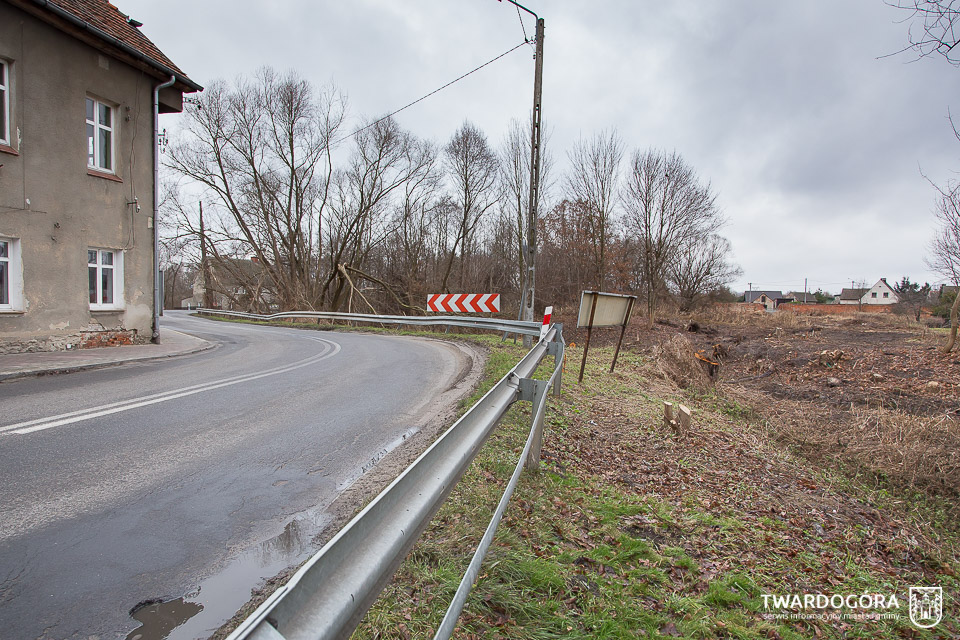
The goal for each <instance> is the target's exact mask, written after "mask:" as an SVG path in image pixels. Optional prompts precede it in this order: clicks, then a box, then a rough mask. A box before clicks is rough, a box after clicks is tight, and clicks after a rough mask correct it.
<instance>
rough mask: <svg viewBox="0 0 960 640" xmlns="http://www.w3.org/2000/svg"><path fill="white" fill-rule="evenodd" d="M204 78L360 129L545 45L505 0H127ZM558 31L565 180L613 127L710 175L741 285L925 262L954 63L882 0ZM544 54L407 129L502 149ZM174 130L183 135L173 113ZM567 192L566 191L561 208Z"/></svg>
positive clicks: (667, 7)
mask: <svg viewBox="0 0 960 640" xmlns="http://www.w3.org/2000/svg"><path fill="white" fill-rule="evenodd" d="M115 4H117V6H118V7H119V8H120V10H121V11H123V12H124V13H127V14H130V15H131V16H132V17H134V18H136V19H137V20H140V21H141V22H143V23H144V25H143V27H142V29H141V30H142V31H143V32H144V33H145V34H146V35H147V36H148V37H150V38H151V39H152V40H153V41H154V43H155V44H157V45H158V46H159V47H160V49H161V50H163V51H164V53H166V54H167V55H168V56H169V57H170V58H171V59H172V60H173V61H174V62H175V63H176V64H177V65H178V66H180V68H182V69H183V70H184V72H185V73H187V75H189V76H190V77H191V78H192V79H193V80H195V81H197V82H199V83H200V84H202V85H207V84H210V83H212V82H213V81H214V80H216V79H228V80H230V79H233V78H235V77H236V76H238V75H241V74H250V73H252V72H253V71H254V70H256V69H257V68H258V67H260V66H264V65H269V66H272V67H274V68H275V69H278V70H287V69H295V70H296V71H298V72H299V73H300V74H301V75H303V76H304V77H306V78H307V79H309V80H311V81H312V82H313V83H315V84H317V85H322V84H326V83H329V82H334V83H336V84H337V85H338V86H339V87H340V89H341V90H342V91H344V92H345V93H346V94H347V95H348V98H349V103H350V115H351V117H352V118H353V119H354V120H353V122H354V123H357V122H359V121H360V119H362V118H365V117H366V118H374V117H378V116H381V115H383V114H385V113H388V112H390V111H393V110H395V109H397V108H399V107H401V106H403V105H405V104H407V103H409V102H411V101H412V100H415V99H417V98H419V97H421V96H422V95H424V94H426V93H429V92H430V91H432V90H434V89H436V88H438V87H440V86H441V85H443V84H445V83H447V82H449V81H450V80H453V79H454V78H456V77H458V76H459V75H461V74H463V73H465V72H467V71H469V70H471V69H473V68H474V67H476V66H478V65H480V64H482V63H484V62H486V61H488V60H490V59H492V58H494V57H495V56H497V55H499V54H501V53H503V52H505V51H507V50H508V49H510V48H512V47H513V46H515V45H517V44H519V43H521V42H522V41H523V38H524V31H523V29H524V28H525V29H526V34H527V35H529V36H532V33H533V30H534V21H533V18H532V17H531V16H529V15H527V14H524V15H523V16H522V24H521V17H519V16H518V12H517V11H516V9H515V8H514V7H513V6H512V5H510V4H508V3H503V2H499V1H498V0H416V1H414V0H350V1H348V2H343V1H340V0H338V1H336V2H331V1H306V0H258V1H249V0H230V1H227V0H203V1H202V2H201V1H198V0H189V1H188V0H165V1H164V2H157V1H156V0H115ZM521 4H524V5H525V6H527V7H529V8H530V9H531V10H533V11H535V12H537V13H538V14H539V15H540V16H541V17H542V18H544V20H545V25H546V38H545V40H544V44H545V53H544V89H543V116H544V122H545V125H546V127H547V131H548V132H549V133H550V151H551V152H552V154H553V155H554V156H555V159H556V161H557V167H558V170H561V171H562V170H563V169H564V168H565V164H566V152H567V150H568V149H569V148H570V147H571V146H572V144H573V143H574V142H575V141H576V140H577V138H578V137H579V136H581V135H582V136H585V137H587V136H590V135H592V134H593V133H594V132H597V131H600V130H603V129H610V128H616V129H617V130H618V131H619V133H620V134H621V136H622V137H623V139H624V141H625V142H626V144H627V146H628V147H629V148H630V149H631V150H633V149H646V148H649V147H657V148H662V149H666V150H668V151H672V150H676V151H677V152H679V153H680V154H681V155H682V156H683V157H684V158H685V159H686V160H687V162H688V163H690V164H691V165H692V166H693V167H694V168H695V169H696V170H697V172H698V173H699V175H700V176H701V178H702V179H704V180H709V181H710V182H711V183H712V184H713V187H714V189H715V191H716V192H717V193H718V194H719V197H718V202H719V204H720V206H721V207H722V209H723V211H724V213H725V214H726V216H727V218H728V219H729V224H728V226H727V227H726V229H725V231H724V234H725V235H726V236H727V237H728V238H729V239H730V240H731V242H732V244H733V250H734V254H735V260H736V262H738V263H739V264H740V265H741V267H742V268H743V271H744V275H743V277H742V278H741V279H740V281H738V282H737V283H735V288H738V289H740V290H743V289H745V288H746V287H747V283H748V282H752V283H753V288H754V289H782V290H783V291H787V290H800V289H802V288H803V283H804V278H808V279H809V283H810V284H809V289H810V290H811V291H812V290H815V289H817V288H818V287H822V288H823V289H824V290H827V291H832V292H839V290H840V287H842V286H844V285H845V286H850V283H851V281H853V280H856V281H866V282H868V284H873V283H874V282H875V281H876V280H877V279H879V278H880V277H886V278H888V279H889V280H890V281H891V283H892V281H893V280H895V279H899V278H900V277H901V276H903V275H908V276H910V277H911V278H912V279H914V280H920V281H927V280H929V281H930V282H940V279H939V276H937V275H936V274H933V273H930V272H929V271H928V270H927V268H926V266H925V265H924V262H923V257H924V255H925V252H926V247H927V244H928V242H929V240H930V238H931V236H932V234H933V231H934V229H935V224H934V219H933V215H932V213H931V212H932V209H933V206H934V201H935V192H934V191H933V189H932V187H931V186H930V185H929V183H927V181H926V180H925V178H924V177H923V176H922V175H921V171H922V172H923V174H925V175H927V176H929V177H930V178H931V179H932V180H935V181H937V182H941V183H942V182H945V181H947V180H949V179H951V178H953V177H955V176H956V173H955V172H956V171H960V142H957V141H956V140H955V139H954V138H953V136H952V133H951V131H950V128H949V123H948V122H947V119H946V116H947V109H948V108H950V107H952V108H953V110H954V111H955V112H956V113H958V114H960V93H958V88H960V69H958V68H955V67H952V66H951V65H950V64H948V63H947V62H946V61H944V60H942V59H939V58H930V59H923V60H919V61H917V60H915V59H914V58H915V57H914V56H913V55H912V54H910V53H906V54H901V55H896V56H893V57H883V56H886V55H888V54H891V53H895V52H896V51H898V50H899V49H901V48H902V47H903V46H904V45H905V44H906V41H907V29H908V24H906V23H904V22H902V21H903V19H904V18H905V17H906V16H905V15H904V14H902V13H901V12H899V11H898V10H896V9H893V8H891V7H889V6H887V5H886V4H885V3H884V2H883V0H842V1H841V2H838V1H837V0H803V1H802V2H796V1H794V2H771V1H769V0H724V2H692V1H690V0H684V1H667V2H664V1H660V2H651V1H645V2H644V1H638V0H600V1H593V2H584V1H583V0H580V1H574V0H526V2H522V3H521ZM532 53H533V52H532V48H531V47H530V46H524V47H521V48H520V49H519V50H517V51H515V52H513V53H512V54H510V55H509V56H506V57H504V58H502V59H501V60H499V61H497V62H496V63H494V64H492V65H490V66H489V67H486V68H485V69H483V70H482V71H480V72H478V73H476V74H473V75H472V76H470V77H469V78H467V79H466V80H464V81H462V82H460V83H458V84H456V85H454V86H452V87H450V88H448V89H446V90H444V91H443V92H441V93H439V94H437V95H435V96H433V97H432V98H430V99H428V100H426V101H424V102H422V103H420V104H418V105H416V106H415V107H413V108H411V109H409V110H407V111H404V112H403V113H401V114H400V115H399V116H397V119H398V121H399V122H400V124H401V125H402V126H403V127H405V128H407V129H409V130H411V131H412V132H413V133H415V134H417V135H419V136H422V137H426V138H431V139H434V140H436V141H438V142H443V141H445V140H446V139H448V138H449V137H450V135H451V134H452V133H453V132H454V131H455V130H456V129H457V127H458V126H459V125H460V124H461V123H462V122H463V121H464V120H470V121H471V122H473V123H474V124H476V125H478V126H479V127H481V128H482V129H483V130H484V131H485V132H486V134H487V135H488V137H489V138H490V141H491V143H492V144H494V145H499V143H500V141H501V139H502V137H503V135H504V133H505V131H506V128H507V126H508V124H509V122H510V120H511V118H522V119H526V118H527V117H528V114H529V111H530V107H531V102H532V84H533V55H532ZM161 126H167V127H168V128H170V129H175V128H176V119H175V117H169V116H167V117H165V118H164V119H163V120H162V122H161ZM554 195H556V196H560V195H561V194H560V193H556V194H554Z"/></svg>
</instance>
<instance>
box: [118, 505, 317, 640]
mask: <svg viewBox="0 0 960 640" xmlns="http://www.w3.org/2000/svg"><path fill="white" fill-rule="evenodd" d="M330 520H331V516H330V515H329V514H327V513H324V512H323V511H321V510H319V509H317V510H316V511H315V512H314V511H308V512H306V513H303V514H300V515H298V516H297V517H295V518H294V519H293V520H291V521H290V522H288V523H287V525H286V526H285V527H284V528H283V532H282V533H281V534H280V535H278V536H275V537H273V538H270V539H269V540H266V541H264V542H261V543H259V544H257V545H254V546H253V547H251V548H250V549H247V550H246V551H244V552H242V553H241V554H240V555H239V556H237V557H236V558H234V559H232V560H230V561H229V563H228V564H227V565H226V566H225V567H224V568H223V569H222V570H221V571H220V572H218V573H216V574H214V575H212V576H210V577H209V578H207V579H205V580H204V581H203V582H201V583H200V587H199V588H198V589H197V590H196V591H195V592H193V593H189V594H187V595H186V596H184V597H183V598H177V599H175V600H168V601H166V602H164V601H152V602H148V603H144V604H141V605H137V607H135V608H134V610H133V611H131V612H130V615H131V616H132V617H133V618H134V619H135V620H136V621H137V622H140V623H141V626H140V627H139V628H138V629H135V630H134V631H131V632H130V634H129V635H127V638H126V640H195V639H196V638H208V637H210V635H212V634H213V632H214V631H216V630H217V629H218V628H219V627H220V625H222V624H223V623H224V622H226V621H227V620H229V619H230V618H231V617H232V616H233V614H235V613H236V612H237V610H239V609H240V607H242V606H243V605H244V604H245V603H246V602H247V600H249V599H250V591H251V590H252V589H255V588H257V587H259V586H260V585H261V584H263V581H264V580H266V579H268V578H272V577H274V576H275V575H277V574H278V573H280V572H281V571H283V570H284V569H286V568H287V567H289V566H291V565H296V564H298V563H300V562H302V561H303V560H306V559H307V558H309V557H310V556H311V555H313V553H314V552H316V551H317V549H318V547H315V546H314V544H313V538H314V537H315V536H316V535H317V534H319V533H320V532H321V531H322V530H323V528H324V527H325V526H326V525H327V523H329V522H330Z"/></svg>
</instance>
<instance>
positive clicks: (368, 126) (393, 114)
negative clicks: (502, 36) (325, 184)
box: [333, 22, 527, 144]
mask: <svg viewBox="0 0 960 640" xmlns="http://www.w3.org/2000/svg"><path fill="white" fill-rule="evenodd" d="M521 24H523V23H522V22H521ZM525 44H527V41H526V40H524V41H523V42H521V43H520V44H518V45H517V46H515V47H513V48H512V49H509V50H507V51H504V52H503V53H501V54H500V55H498V56H497V57H496V58H493V59H492V60H488V61H487V62H484V63H483V64H482V65H480V66H479V67H477V68H476V69H471V70H470V71H467V72H466V73H465V74H463V75H462V76H460V77H459V78H457V79H456V80H451V81H450V82H448V83H447V84H445V85H443V86H442V87H440V88H439V89H434V90H433V91H431V92H430V93H428V94H427V95H425V96H423V97H421V98H417V99H416V100H414V101H413V102H411V103H410V104H408V105H405V106H402V107H400V108H399V109H397V110H396V111H392V112H391V113H388V114H387V115H385V116H383V117H382V118H380V119H379V120H374V121H373V122H371V123H370V124H368V125H366V126H364V127H360V128H359V129H357V130H356V131H354V132H353V133H351V134H349V135H346V136H344V137H342V138H340V139H339V140H337V141H336V142H334V143H333V144H339V143H341V142H343V141H344V140H347V139H349V138H352V137H353V136H355V135H357V134H358V133H360V132H362V131H366V130H367V129H369V128H370V127H373V126H376V125H378V124H380V123H381V122H383V121H384V120H386V119H387V118H392V117H393V116H395V115H397V114H398V113H400V112H401V111H403V110H405V109H409V108H410V107H412V106H413V105H415V104H417V103H418V102H423V101H424V100H426V99H427V98H429V97H430V96H432V95H434V94H436V93H440V92H441V91H443V90H444V89H446V88H447V87H449V86H450V85H453V84H456V83H457V82H460V81H461V80H463V79H464V78H466V77H467V76H469V75H471V74H473V73H476V72H477V71H480V69H483V68H484V67H486V66H489V65H491V64H493V63H494V62H496V61H497V60H499V59H500V58H503V57H505V56H508V55H510V54H511V53H513V52H514V51H516V50H517V49H519V48H520V47H522V46H523V45H525Z"/></svg>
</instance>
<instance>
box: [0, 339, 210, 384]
mask: <svg viewBox="0 0 960 640" xmlns="http://www.w3.org/2000/svg"><path fill="white" fill-rule="evenodd" d="M191 337H194V338H195V337H196V336H191ZM197 340H203V339H202V338H197ZM218 346H219V345H218V344H217V343H215V342H210V341H208V340H203V344H202V345H199V346H197V347H193V348H190V349H187V350H186V351H178V352H176V353H164V354H160V355H155V356H141V357H135V358H125V359H122V360H112V361H110V362H91V363H88V364H76V365H65V366H52V367H49V368H47V369H30V370H26V371H13V372H9V373H0V382H6V381H8V380H16V379H19V378H34V377H35V378H39V377H41V376H49V375H62V374H67V373H76V372H78V371H91V370H93V369H106V368H109V367H115V366H119V365H121V364H128V363H130V362H147V361H150V360H162V359H164V358H176V357H179V356H189V355H193V354H196V353H201V352H203V351H209V350H210V349H215V348H216V347H218ZM121 348H122V347H121Z"/></svg>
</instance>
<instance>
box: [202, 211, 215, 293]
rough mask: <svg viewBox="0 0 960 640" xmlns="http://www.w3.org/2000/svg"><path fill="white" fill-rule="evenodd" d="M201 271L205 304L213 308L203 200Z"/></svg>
mask: <svg viewBox="0 0 960 640" xmlns="http://www.w3.org/2000/svg"><path fill="white" fill-rule="evenodd" d="M200 272H201V273H202V274H203V306H204V308H206V309H212V308H213V291H212V290H211V289H210V287H211V286H212V285H213V283H212V282H211V281H210V261H209V260H208V259H207V230H206V227H204V226H203V202H201V203H200Z"/></svg>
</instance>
